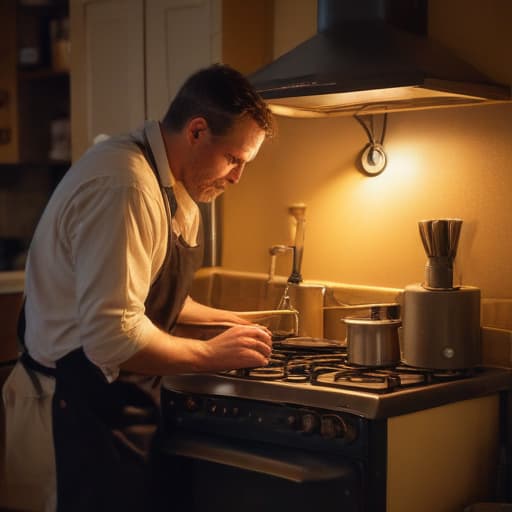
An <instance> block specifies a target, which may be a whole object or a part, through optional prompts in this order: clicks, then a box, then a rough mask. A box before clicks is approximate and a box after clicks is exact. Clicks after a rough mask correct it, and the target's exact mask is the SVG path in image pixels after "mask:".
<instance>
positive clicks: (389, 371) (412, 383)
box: [163, 347, 512, 419]
mask: <svg viewBox="0 0 512 512" xmlns="http://www.w3.org/2000/svg"><path fill="white" fill-rule="evenodd" d="M346 359H347V358H346V349H345V348H343V347H339V348H336V349H332V348H329V349H327V350H318V349H316V350H303V349H297V350H293V349H280V348H274V350H273V354H272V358H271V360H270V363H269V365H268V366H265V367H260V368H252V369H243V370H232V371H228V372H223V373H220V374H185V375H176V376H168V377H165V378H164V380H163V386H164V387H165V388H166V389H171V390H175V391H180V392H188V393H195V394H206V395H215V396H224V397H236V398H246V399H253V400H261V401H269V402H278V403H288V404H296V405H301V406H310V407H319V408H324V409H330V410H333V411H345V412H350V413H353V414H356V415H359V416H362V417H366V418H369V419H374V418H383V417H390V416H396V415H400V414H405V413H409V412H414V411H418V410H422V409H428V408H431V407H436V406H439V405H443V404H447V403H451V402H455V401H459V400H465V399H469V398H476V397H478V396H484V395H488V394H492V393H495V392H498V391H503V390H507V389H512V371H511V370H509V369H504V368H494V367H478V368H472V369H466V370H457V371H451V370H450V371H446V370H442V371H433V370H425V369H421V368H412V367H408V366H405V365H402V364H400V365H398V366H396V367H393V368H371V367H355V366H351V365H349V364H348V363H347V360H346Z"/></svg>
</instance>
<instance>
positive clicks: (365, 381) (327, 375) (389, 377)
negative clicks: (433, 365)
mask: <svg viewBox="0 0 512 512" xmlns="http://www.w3.org/2000/svg"><path fill="white" fill-rule="evenodd" d="M426 381H427V376H426V375H425V374H424V373H413V372H407V371H406V372H401V371H398V370H389V369H388V370H384V369H382V370H378V369H372V368H354V367H350V366H346V367H345V368H343V369H341V370H337V371H330V372H323V371H322V372H318V373H315V374H314V375H313V379H312V384H315V385H318V386H329V387H336V388H356V389H361V390H370V391H377V392H386V391H392V390H394V389H396V388H397V387H407V386H413V385H417V384H422V383H425V382H426Z"/></svg>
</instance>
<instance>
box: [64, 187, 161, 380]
mask: <svg viewBox="0 0 512 512" xmlns="http://www.w3.org/2000/svg"><path fill="white" fill-rule="evenodd" d="M162 207H163V203H161V198H155V197H152V196H151V194H149V193H148V192H147V191H143V190H141V189H140V188H139V187H138V186H137V185H136V184H130V185H127V184H124V183H123V184H116V183H111V182H109V179H108V178H105V179H96V180H95V181H94V182H93V183H89V184H86V185H85V186H84V188H83V189H82V190H81V191H80V193H79V198H78V199H77V201H75V208H77V211H75V212H74V213H75V215H72V217H73V218H74V221H73V222H72V225H70V226H68V228H69V231H68V232H69V233H70V245H71V254H72V258H73V266H74V270H75V275H76V294H77V297H76V304H77V308H78V310H77V312H76V316H77V319H78V322H79V325H78V330H79V336H80V342H81V345H82V346H83V349H84V352H85V354H86V355H87V357H88V358H89V359H90V360H91V361H92V362H93V363H94V364H96V365H97V366H98V367H99V368H101V369H102V371H103V372H104V374H105V376H106V377H107V379H108V380H113V379H115V378H116V376H117V375H118V372H119V365H120V364H122V363H123V362H124V361H126V360H127V359H129V358H130V357H131V356H133V355H134V354H135V353H136V352H137V351H139V350H140V349H141V348H142V347H144V346H145V345H147V343H149V341H150V340H151V338H152V336H153V335H154V334H155V331H156V330H157V329H158V328H157V327H156V326H155V325H154V324H153V323H152V322H151V320H150V319H149V318H148V317H147V316H146V315H145V308H144V301H145V299H146V297H147V295H148V292H149V288H150V286H151V282H152V279H153V278H154V276H155V275H156V273H157V272H158V268H155V253H156V252H157V251H158V249H160V253H161V252H162V247H159V246H158V245H157V244H166V243H167V240H166V236H162V235H165V234H166V229H165V224H164V219H163V216H162V213H163V212H162ZM157 260H158V258H157ZM157 266H158V265H157Z"/></svg>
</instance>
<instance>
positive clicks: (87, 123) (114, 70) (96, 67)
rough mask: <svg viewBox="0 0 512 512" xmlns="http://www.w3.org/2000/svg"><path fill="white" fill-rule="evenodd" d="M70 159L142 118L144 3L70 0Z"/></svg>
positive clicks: (134, 0) (133, 126) (112, 0)
mask: <svg viewBox="0 0 512 512" xmlns="http://www.w3.org/2000/svg"><path fill="white" fill-rule="evenodd" d="M70 6H71V24H72V25H71V37H72V49H71V51H72V62H73V64H72V71H71V74H72V116H73V133H72V137H73V157H74V158H77V157H78V156H79V155H80V154H81V153H82V152H83V151H84V150H85V149H86V148H87V147H88V146H89V145H90V144H91V143H92V141H93V139H94V138H95V137H96V136H97V135H98V134H100V133H104V134H109V135H112V134H117V133H122V132H127V131H130V130H131V129H133V128H135V127H137V126H139V125H140V124H141V123H142V122H143V121H144V119H145V105H144V102H145V100H144V97H145V96H144V89H145V88H144V80H145V77H144V75H145V67H144V21H143V20H144V1H143V0H72V1H71V2H70Z"/></svg>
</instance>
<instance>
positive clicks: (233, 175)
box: [227, 164, 245, 185]
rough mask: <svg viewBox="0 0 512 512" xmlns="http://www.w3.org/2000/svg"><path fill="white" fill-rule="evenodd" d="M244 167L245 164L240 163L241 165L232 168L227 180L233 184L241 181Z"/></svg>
mask: <svg viewBox="0 0 512 512" xmlns="http://www.w3.org/2000/svg"><path fill="white" fill-rule="evenodd" d="M244 167H245V164H240V165H237V166H236V167H233V169H231V171H229V174H228V177H227V180H228V181H229V183H231V184H232V185H236V184H237V183H238V182H239V181H240V178H241V177H242V173H243V172H244Z"/></svg>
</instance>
